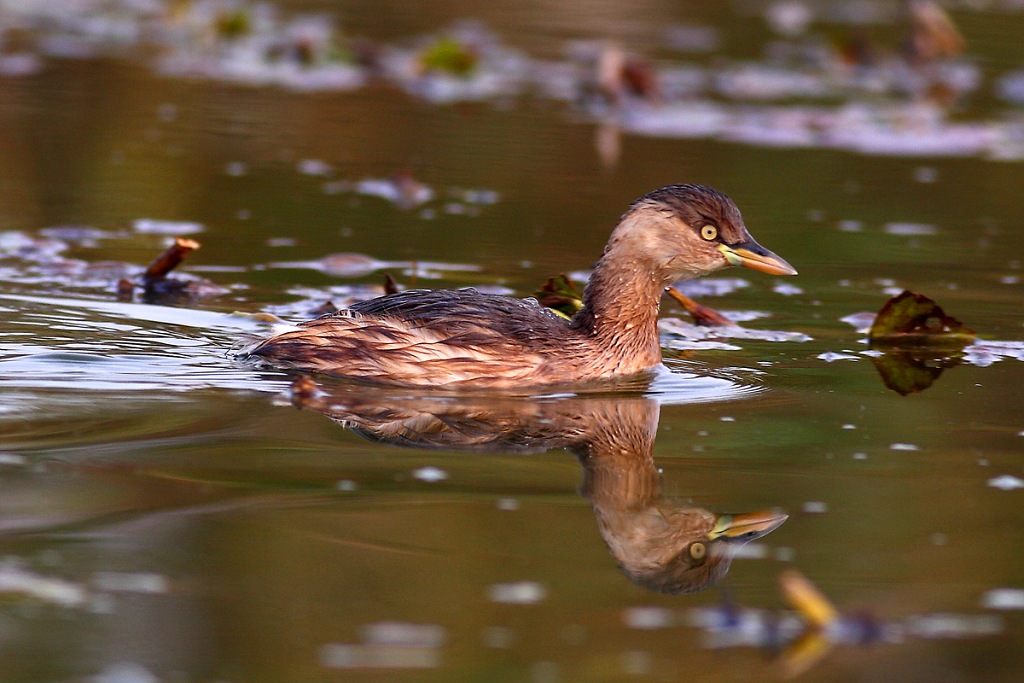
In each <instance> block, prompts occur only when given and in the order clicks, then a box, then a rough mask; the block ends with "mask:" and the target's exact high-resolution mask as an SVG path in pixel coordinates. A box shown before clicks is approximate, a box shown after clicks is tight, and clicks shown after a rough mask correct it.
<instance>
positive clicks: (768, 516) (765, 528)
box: [708, 510, 789, 543]
mask: <svg viewBox="0 0 1024 683" xmlns="http://www.w3.org/2000/svg"><path fill="white" fill-rule="evenodd" d="M787 519H789V515H785V514H783V513H781V512H779V511H778V510H761V511H759V512H745V513H743V514H740V515H719V517H718V521H717V522H716V523H715V526H714V528H712V529H711V531H710V532H709V533H708V538H709V539H711V540H715V539H716V538H721V539H722V540H725V541H735V542H739V543H746V542H747V541H753V540H754V539H757V538H761V537H762V536H764V535H766V534H769V533H771V532H773V531H775V530H776V529H778V528H779V527H780V526H782V523H783V522H785V521H786V520H787Z"/></svg>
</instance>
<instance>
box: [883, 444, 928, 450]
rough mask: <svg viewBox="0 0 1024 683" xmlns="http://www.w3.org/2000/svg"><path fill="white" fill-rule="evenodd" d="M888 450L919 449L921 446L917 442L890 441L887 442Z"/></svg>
mask: <svg viewBox="0 0 1024 683" xmlns="http://www.w3.org/2000/svg"><path fill="white" fill-rule="evenodd" d="M889 450H891V451H919V450H921V447H920V446H918V445H917V444H912V443H900V442H896V443H891V444H889Z"/></svg>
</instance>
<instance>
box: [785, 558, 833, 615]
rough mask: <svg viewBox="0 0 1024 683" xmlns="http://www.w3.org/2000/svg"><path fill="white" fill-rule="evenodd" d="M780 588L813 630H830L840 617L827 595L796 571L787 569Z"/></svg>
mask: <svg viewBox="0 0 1024 683" xmlns="http://www.w3.org/2000/svg"><path fill="white" fill-rule="evenodd" d="M779 588H780V589H781V590H782V594H783V596H784V597H785V598H786V601H787V602H789V604H791V605H792V606H793V607H795V608H796V609H797V611H798V612H799V613H800V615H801V616H802V617H803V618H804V619H806V620H807V623H808V624H810V626H811V627H812V628H815V629H825V628H828V627H829V626H830V625H832V623H833V622H835V620H836V618H837V617H838V616H839V612H838V610H836V608H835V606H834V605H833V604H832V602H831V601H829V599H828V598H827V597H825V594H824V593H822V592H821V591H820V590H818V588H817V587H816V586H815V585H814V584H813V583H811V581H810V580H809V579H808V578H807V577H806V576H804V575H803V574H801V573H800V572H798V571H796V570H795V569H787V570H786V571H784V572H782V574H780V575H779Z"/></svg>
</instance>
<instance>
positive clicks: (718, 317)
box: [665, 287, 735, 327]
mask: <svg viewBox="0 0 1024 683" xmlns="http://www.w3.org/2000/svg"><path fill="white" fill-rule="evenodd" d="M665 291H666V292H668V295H669V296H670V297H672V298H673V299H675V300H676V301H678V302H679V303H680V304H682V305H683V308H685V309H686V312H687V313H689V314H690V315H691V316H693V322H695V323H696V324H698V325H703V326H704V327H721V326H723V325H734V324H735V323H734V322H733V321H731V320H729V319H728V318H727V317H725V316H724V315H722V314H721V313H719V312H718V311H716V310H715V309H713V308H708V307H707V306H704V305H702V304H699V303H697V302H696V301H694V300H693V299H691V298H690V297H688V296H686V295H685V294H683V293H682V292H680V291H679V290H678V289H676V288H675V287H668V288H667V289H666V290H665Z"/></svg>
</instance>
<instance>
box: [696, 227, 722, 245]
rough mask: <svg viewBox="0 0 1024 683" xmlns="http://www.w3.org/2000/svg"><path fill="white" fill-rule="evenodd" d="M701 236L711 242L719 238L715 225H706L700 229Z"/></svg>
mask: <svg viewBox="0 0 1024 683" xmlns="http://www.w3.org/2000/svg"><path fill="white" fill-rule="evenodd" d="M700 236H701V237H703V238H704V239H706V240H707V241H708V242H710V241H711V240H713V239H715V238H716V237H718V228H716V227H715V226H713V225H705V226H704V227H703V228H701V229H700Z"/></svg>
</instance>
